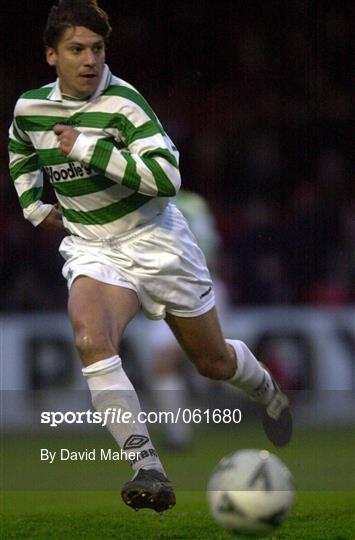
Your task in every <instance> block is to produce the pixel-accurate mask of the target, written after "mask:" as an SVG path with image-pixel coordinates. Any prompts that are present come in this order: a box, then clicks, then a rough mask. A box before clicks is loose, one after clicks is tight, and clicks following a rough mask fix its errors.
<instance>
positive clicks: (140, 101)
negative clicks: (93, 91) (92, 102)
mask: <svg viewBox="0 0 355 540" xmlns="http://www.w3.org/2000/svg"><path fill="white" fill-rule="evenodd" d="M102 95H103V96H117V97H122V98H125V99H129V100H130V101H133V103H135V104H136V105H138V106H139V107H140V108H141V109H142V110H143V111H144V112H145V114H146V115H147V116H148V117H149V118H150V119H151V120H153V121H155V122H156V121H157V116H156V115H155V113H154V111H153V109H152V108H151V107H150V105H149V104H148V102H147V101H146V100H145V99H144V97H143V96H142V95H141V94H139V93H138V92H137V91H136V90H133V89H132V88H128V87H127V86H117V85H112V86H109V87H108V88H107V89H106V90H105V91H104V92H103V94H102Z"/></svg>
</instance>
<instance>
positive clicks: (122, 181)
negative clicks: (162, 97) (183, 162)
mask: <svg viewBox="0 0 355 540" xmlns="http://www.w3.org/2000/svg"><path fill="white" fill-rule="evenodd" d="M57 123H63V124H67V125H70V126H73V127H75V128H76V129H78V130H79V131H80V132H81V134H80V136H79V137H78V138H77V140H76V142H75V144H74V146H73V148H72V151H71V152H70V154H69V156H63V155H62V154H61V153H60V149H59V143H58V139H57V136H56V135H55V133H54V131H53V127H54V126H55V124H57ZM9 152H10V174H11V177H12V179H13V181H14V184H15V187H16V190H17V193H18V196H19V200H20V204H21V206H22V208H23V213H24V216H25V218H26V219H28V220H29V221H31V222H32V223H33V224H34V225H38V224H39V223H41V221H43V219H44V218H45V217H46V216H47V215H48V214H49V212H50V210H51V209H52V205H48V204H43V203H42V201H41V196H42V191H43V172H45V173H46V176H47V177H48V179H49V181H50V182H51V184H52V186H53V188H54V190H55V193H56V196H57V199H58V201H59V203H60V206H61V209H62V213H63V222H64V226H65V228H66V229H67V230H68V231H69V232H70V233H71V234H75V235H77V236H80V237H82V238H87V239H97V238H107V237H111V236H116V235H119V234H124V233H125V232H127V231H130V230H132V229H133V228H135V227H137V226H138V225H141V224H144V223H146V222H148V221H150V220H151V219H153V218H154V217H155V216H156V215H157V214H159V213H161V212H162V210H163V209H164V208H165V206H166V205H167V204H168V202H169V197H172V196H174V195H175V194H176V193H177V192H178V190H179V187H180V173H179V153H178V151H177V149H176V148H175V146H174V145H173V143H172V141H171V140H170V138H169V137H168V135H167V134H166V133H165V131H164V129H163V127H162V125H161V123H160V122H159V120H158V118H157V117H156V115H155V114H154V112H153V111H152V109H151V108H150V106H149V105H148V103H147V102H146V101H145V99H144V98H143V97H142V96H141V94H139V93H138V92H137V90H136V89H135V88H133V87H132V86H131V85H130V84H128V83H127V82H125V81H123V80H122V79H118V78H117V77H114V76H113V75H112V74H111V73H110V71H109V69H108V67H107V66H105V68H104V72H103V77H102V80H101V82H100V85H99V87H98V89H97V91H96V92H95V94H94V95H93V96H91V98H90V99H88V100H76V99H70V98H69V97H66V96H62V94H61V92H60V88H59V82H58V80H57V81H56V82H55V83H52V84H50V85H47V86H44V87H42V88H39V89H37V90H32V91H29V92H26V93H25V94H23V95H22V96H21V97H20V99H19V100H18V102H17V104H16V107H15V113H14V120H13V123H12V125H11V128H10V140H9Z"/></svg>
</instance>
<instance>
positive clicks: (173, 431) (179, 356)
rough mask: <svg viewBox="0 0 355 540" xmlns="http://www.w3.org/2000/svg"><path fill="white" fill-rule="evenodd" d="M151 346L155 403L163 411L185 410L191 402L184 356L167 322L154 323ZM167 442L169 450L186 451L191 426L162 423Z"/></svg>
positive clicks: (152, 386) (181, 421) (181, 422)
mask: <svg viewBox="0 0 355 540" xmlns="http://www.w3.org/2000/svg"><path fill="white" fill-rule="evenodd" d="M152 325H153V329H152V333H153V336H154V337H153V339H152V340H151V341H152V343H151V345H150V353H151V362H150V366H151V377H150V379H151V382H150V386H151V388H152V390H153V395H154V403H155V405H156V406H157V408H158V409H159V410H160V411H172V412H173V413H174V414H175V416H179V415H177V414H176V413H177V411H178V410H179V409H180V410H183V409H184V408H185V407H187V406H188V403H189V391H188V387H187V382H186V375H185V373H183V371H182V369H181V368H182V366H183V359H184V354H183V352H182V351H181V348H180V347H179V344H178V343H177V341H176V339H175V337H174V335H173V334H172V332H171V330H170V328H169V327H168V326H167V325H166V324H165V321H154V323H153V322H152ZM160 428H161V429H162V431H163V435H164V442H165V445H166V447H167V448H168V449H169V450H183V449H185V448H186V447H187V446H188V444H189V443H190V439H191V426H190V424H188V423H186V422H184V421H183V419H182V418H180V417H179V420H178V421H177V422H168V423H163V424H161V426H160Z"/></svg>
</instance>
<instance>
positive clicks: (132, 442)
mask: <svg viewBox="0 0 355 540" xmlns="http://www.w3.org/2000/svg"><path fill="white" fill-rule="evenodd" d="M148 441H149V439H148V437H145V436H144V435H130V436H129V437H128V439H127V440H126V442H125V443H124V445H123V450H131V449H132V448H142V446H144V445H145V444H146V443H147V442H148Z"/></svg>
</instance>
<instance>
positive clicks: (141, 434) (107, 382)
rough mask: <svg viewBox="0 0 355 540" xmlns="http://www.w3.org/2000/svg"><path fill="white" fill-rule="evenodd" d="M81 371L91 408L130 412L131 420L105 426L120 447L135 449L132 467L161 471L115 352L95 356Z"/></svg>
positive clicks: (139, 407)
mask: <svg viewBox="0 0 355 540" xmlns="http://www.w3.org/2000/svg"><path fill="white" fill-rule="evenodd" d="M82 372H83V375H84V376H85V377H86V379H87V383H88V386H89V388H90V392H91V397H92V403H93V405H94V407H95V409H96V410H97V411H99V412H101V414H103V413H104V412H105V411H106V410H107V409H114V410H116V411H118V410H119V409H121V412H122V414H123V413H124V412H126V411H129V412H130V413H132V420H131V421H130V422H128V423H124V422H120V423H117V422H108V423H107V428H108V430H109V431H110V433H111V434H112V436H113V438H114V439H115V441H116V442H117V444H118V445H119V446H120V448H121V449H123V450H124V451H126V452H127V453H128V452H132V453H133V452H134V453H137V456H136V459H133V460H131V461H130V460H129V463H130V464H131V466H132V469H133V470H134V471H138V470H139V469H142V468H144V469H157V470H160V471H162V472H163V473H164V474H165V471H164V469H163V466H162V464H161V462H160V459H159V457H158V455H157V453H156V451H155V449H154V446H153V444H152V442H151V440H150V436H149V433H148V430H147V428H146V425H145V424H144V423H141V422H138V420H137V416H138V413H139V412H141V406H140V403H139V400H138V396H137V394H136V391H135V389H134V387H133V385H132V383H131V381H130V380H129V379H128V377H127V375H126V373H125V371H124V369H123V367H122V362H121V359H120V357H119V356H118V355H116V356H112V357H111V358H106V359H105V360H99V361H98V362H95V363H94V364H91V365H90V366H88V367H86V368H83V370H82Z"/></svg>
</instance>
